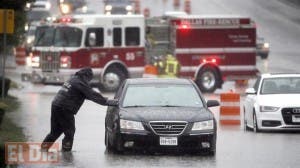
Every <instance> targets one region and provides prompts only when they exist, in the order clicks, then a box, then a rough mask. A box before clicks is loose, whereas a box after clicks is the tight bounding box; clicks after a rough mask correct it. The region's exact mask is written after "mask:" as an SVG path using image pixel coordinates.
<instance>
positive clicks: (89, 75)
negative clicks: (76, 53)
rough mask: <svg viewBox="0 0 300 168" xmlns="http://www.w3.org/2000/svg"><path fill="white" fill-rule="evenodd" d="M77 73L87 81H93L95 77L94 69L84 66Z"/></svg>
mask: <svg viewBox="0 0 300 168" xmlns="http://www.w3.org/2000/svg"><path fill="white" fill-rule="evenodd" d="M75 75H76V76H79V77H81V78H83V79H85V80H87V81H91V80H92V79H93V71H92V69H91V68H82V69H80V70H79V71H77V72H76V73H75Z"/></svg>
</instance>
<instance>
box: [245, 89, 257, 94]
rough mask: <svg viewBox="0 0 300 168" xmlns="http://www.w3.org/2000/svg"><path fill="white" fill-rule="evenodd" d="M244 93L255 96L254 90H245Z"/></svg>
mask: <svg viewBox="0 0 300 168" xmlns="http://www.w3.org/2000/svg"><path fill="white" fill-rule="evenodd" d="M245 92H246V94H256V91H255V89H254V88H248V89H246V91H245Z"/></svg>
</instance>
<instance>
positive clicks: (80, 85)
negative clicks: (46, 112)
mask: <svg viewBox="0 0 300 168" xmlns="http://www.w3.org/2000/svg"><path fill="white" fill-rule="evenodd" d="M92 78H93V71H92V69H91V68H83V69H81V70H79V71H78V72H76V74H75V75H74V76H72V77H71V78H70V79H69V80H68V81H66V82H65V83H64V84H63V86H62V88H61V89H60V90H59V91H58V93H57V95H56V96H55V98H54V100H53V102H52V104H53V105H56V106H60V107H63V108H66V109H68V110H69V111H72V112H73V114H76V113H77V112H78V110H79V108H80V107H81V105H82V104H83V102H84V100H85V99H88V100H91V101H94V102H95V103H98V104H101V105H107V98H105V97H103V96H102V95H101V94H99V93H97V92H96V91H94V90H93V89H92V87H91V86H90V85H89V84H88V82H89V81H90V80H91V79H92Z"/></svg>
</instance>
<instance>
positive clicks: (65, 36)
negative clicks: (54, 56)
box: [35, 26, 82, 47]
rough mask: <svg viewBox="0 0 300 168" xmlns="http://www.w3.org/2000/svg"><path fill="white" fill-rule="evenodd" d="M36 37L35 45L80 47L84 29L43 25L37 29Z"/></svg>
mask: <svg viewBox="0 0 300 168" xmlns="http://www.w3.org/2000/svg"><path fill="white" fill-rule="evenodd" d="M35 39H36V40H35V46H55V47H79V46H80V44H81V39H82V30H80V29H78V28H75V27H68V26H62V27H53V26H41V27H38V28H37V30H36V38H35Z"/></svg>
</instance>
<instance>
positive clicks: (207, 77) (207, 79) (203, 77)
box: [196, 66, 220, 93]
mask: <svg viewBox="0 0 300 168" xmlns="http://www.w3.org/2000/svg"><path fill="white" fill-rule="evenodd" d="M219 79H220V77H219V75H218V73H217V71H216V68H214V67H211V66H206V67H204V68H202V69H201V70H200V71H199V73H198V76H197V79H196V84H197V85H198V87H199V89H200V90H201V91H202V92H204V93H213V92H214V91H215V90H216V89H217V87H218V86H219V84H220V80H219Z"/></svg>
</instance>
